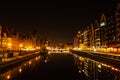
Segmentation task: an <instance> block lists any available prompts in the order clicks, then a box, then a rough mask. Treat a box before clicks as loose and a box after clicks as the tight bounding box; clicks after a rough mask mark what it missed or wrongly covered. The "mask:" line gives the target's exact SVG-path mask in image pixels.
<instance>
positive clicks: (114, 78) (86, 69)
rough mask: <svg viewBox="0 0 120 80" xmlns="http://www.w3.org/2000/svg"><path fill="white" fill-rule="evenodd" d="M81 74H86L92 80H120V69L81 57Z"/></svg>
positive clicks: (79, 62) (79, 64)
mask: <svg viewBox="0 0 120 80" xmlns="http://www.w3.org/2000/svg"><path fill="white" fill-rule="evenodd" d="M77 64H78V68H79V72H80V73H81V72H82V73H84V74H85V76H87V77H88V79H90V80H119V79H120V75H119V74H120V69H117V68H114V67H112V66H110V65H107V64H103V63H101V62H97V61H94V60H92V59H89V58H83V57H79V61H78V62H77Z"/></svg>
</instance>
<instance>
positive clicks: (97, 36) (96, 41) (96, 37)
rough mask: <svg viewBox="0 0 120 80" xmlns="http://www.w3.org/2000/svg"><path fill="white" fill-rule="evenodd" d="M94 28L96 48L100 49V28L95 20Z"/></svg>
mask: <svg viewBox="0 0 120 80" xmlns="http://www.w3.org/2000/svg"><path fill="white" fill-rule="evenodd" d="M94 28H95V32H94V34H95V45H94V46H95V47H96V48H100V26H99V22H98V20H95V22H94Z"/></svg>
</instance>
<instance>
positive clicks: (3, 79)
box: [0, 56, 46, 80]
mask: <svg viewBox="0 0 120 80" xmlns="http://www.w3.org/2000/svg"><path fill="white" fill-rule="evenodd" d="M42 59H43V57H41V56H37V57H35V58H33V59H31V60H28V61H26V62H24V63H22V64H21V65H19V66H17V67H15V68H13V69H10V70H8V71H6V72H5V73H1V74H0V80H15V78H16V77H19V76H20V75H21V74H22V72H25V71H28V69H30V70H31V71H32V69H34V68H35V66H36V65H37V63H39V62H40V61H41V60H42ZM44 60H46V59H45V57H44Z"/></svg>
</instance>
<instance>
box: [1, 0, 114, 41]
mask: <svg viewBox="0 0 120 80" xmlns="http://www.w3.org/2000/svg"><path fill="white" fill-rule="evenodd" d="M73 1H74V0H73ZM73 1H71V2H70V1H69V2H32V1H31V2H1V3H0V24H1V25H2V26H8V27H11V28H14V29H16V31H18V32H20V33H25V32H31V31H32V30H37V31H38V32H39V33H40V35H41V38H42V37H46V38H48V39H50V40H51V42H52V43H61V42H62V43H67V42H68V43H71V42H73V38H74V36H75V34H76V31H78V30H80V29H82V28H85V27H86V25H89V24H90V23H93V21H94V20H95V19H97V18H99V17H100V15H101V13H103V12H104V11H105V10H107V9H108V7H109V6H110V4H111V3H112V2H115V1H116V0H99V1H98V0H79V2H75V1H74V2H73Z"/></svg>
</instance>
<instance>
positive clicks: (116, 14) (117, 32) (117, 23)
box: [115, 3, 120, 47]
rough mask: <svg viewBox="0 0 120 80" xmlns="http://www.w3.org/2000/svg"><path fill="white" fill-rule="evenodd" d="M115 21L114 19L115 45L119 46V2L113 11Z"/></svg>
mask: <svg viewBox="0 0 120 80" xmlns="http://www.w3.org/2000/svg"><path fill="white" fill-rule="evenodd" d="M115 21H116V46H117V47H119V46H120V3H118V5H117V10H116V13H115Z"/></svg>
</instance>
